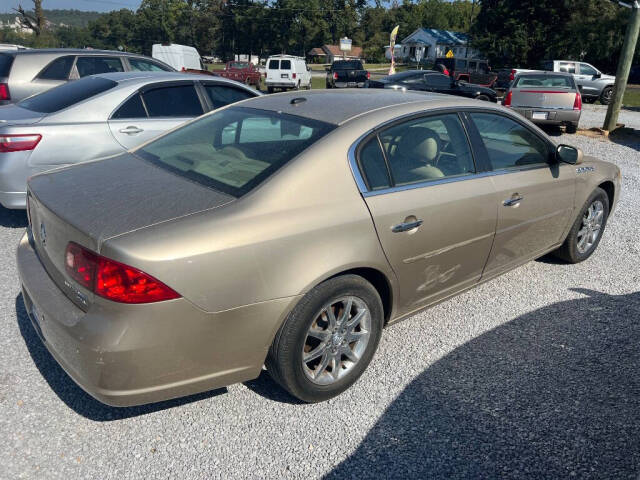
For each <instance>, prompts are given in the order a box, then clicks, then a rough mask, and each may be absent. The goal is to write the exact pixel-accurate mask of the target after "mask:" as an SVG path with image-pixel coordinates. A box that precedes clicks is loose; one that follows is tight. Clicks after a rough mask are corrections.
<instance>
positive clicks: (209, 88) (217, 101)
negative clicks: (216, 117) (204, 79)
mask: <svg viewBox="0 0 640 480" xmlns="http://www.w3.org/2000/svg"><path fill="white" fill-rule="evenodd" d="M204 89H205V91H206V92H207V95H208V97H209V99H210V100H211V104H212V105H213V108H214V109H215V108H221V107H224V106H226V105H229V104H231V103H235V102H239V101H240V100H245V99H247V98H251V97H254V96H255V95H253V94H252V93H251V92H247V91H245V90H240V89H239V88H233V87H226V86H224V85H213V84H208V85H207V84H205V85H204Z"/></svg>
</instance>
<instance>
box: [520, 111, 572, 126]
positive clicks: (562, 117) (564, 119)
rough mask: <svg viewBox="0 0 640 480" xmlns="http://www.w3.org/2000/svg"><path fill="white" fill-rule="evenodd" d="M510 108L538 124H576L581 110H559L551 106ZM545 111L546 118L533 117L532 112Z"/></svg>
mask: <svg viewBox="0 0 640 480" xmlns="http://www.w3.org/2000/svg"><path fill="white" fill-rule="evenodd" d="M512 110H514V111H515V112H518V113H519V114H520V115H522V116H523V117H525V118H526V119H527V120H530V121H532V122H533V123H535V124H539V125H567V124H575V125H577V124H578V122H579V121H580V114H581V113H582V111H581V110H559V109H553V108H520V107H512ZM538 112H542V113H546V114H547V118H546V119H539V118H533V117H534V115H533V114H534V113H538Z"/></svg>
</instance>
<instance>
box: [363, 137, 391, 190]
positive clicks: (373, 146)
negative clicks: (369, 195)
mask: <svg viewBox="0 0 640 480" xmlns="http://www.w3.org/2000/svg"><path fill="white" fill-rule="evenodd" d="M358 161H359V164H360V170H361V171H362V174H363V176H364V178H365V181H366V183H367V187H368V188H369V190H380V189H383V188H389V187H391V179H390V178H389V172H388V171H387V164H386V162H385V160H384V154H383V153H382V149H381V148H380V143H379V142H378V137H377V136H375V137H373V138H372V139H370V140H369V141H368V142H367V143H366V144H365V145H364V146H363V147H362V148H360V151H359V153H358Z"/></svg>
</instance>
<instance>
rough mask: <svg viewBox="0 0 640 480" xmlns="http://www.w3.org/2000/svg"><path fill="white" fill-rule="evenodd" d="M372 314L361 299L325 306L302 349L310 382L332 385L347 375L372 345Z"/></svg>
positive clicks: (343, 299)
mask: <svg viewBox="0 0 640 480" xmlns="http://www.w3.org/2000/svg"><path fill="white" fill-rule="evenodd" d="M370 333H371V314H370V312H369V309H368V308H367V305H366V304H365V303H364V301H362V300H361V299H360V298H358V297H353V296H347V297H341V298H339V299H337V300H332V301H331V302H330V303H328V304H326V305H325V306H324V307H323V308H322V309H321V310H320V312H319V313H318V315H317V316H316V317H315V318H314V320H313V322H312V323H311V325H310V327H309V330H308V331H307V335H306V338H305V342H304V345H303V348H302V357H301V359H302V369H303V371H304V373H305V375H306V376H307V378H308V379H309V380H311V381H312V382H313V383H315V384H318V385H330V384H332V383H335V382H337V381H338V380H340V379H341V378H343V377H344V376H345V375H347V374H348V373H349V372H350V371H351V370H352V369H353V367H354V366H355V365H356V364H357V363H358V361H359V360H360V358H361V357H362V355H363V354H364V352H365V350H366V348H367V345H368V343H369V337H370Z"/></svg>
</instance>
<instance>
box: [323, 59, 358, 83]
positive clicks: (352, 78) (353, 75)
mask: <svg viewBox="0 0 640 480" xmlns="http://www.w3.org/2000/svg"><path fill="white" fill-rule="evenodd" d="M367 80H369V72H367V71H366V70H365V69H364V67H363V66H362V62H361V61H360V60H336V61H334V62H333V63H332V64H331V67H329V68H327V79H326V84H327V88H347V87H358V88H362V87H364V86H365V85H366V83H367Z"/></svg>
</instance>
